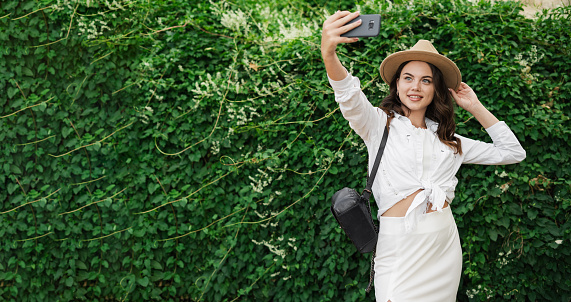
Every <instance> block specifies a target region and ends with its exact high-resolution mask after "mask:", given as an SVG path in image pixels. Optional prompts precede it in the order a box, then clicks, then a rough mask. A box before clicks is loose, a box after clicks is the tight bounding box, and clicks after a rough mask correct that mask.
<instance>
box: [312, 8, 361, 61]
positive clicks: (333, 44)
mask: <svg viewBox="0 0 571 302" xmlns="http://www.w3.org/2000/svg"><path fill="white" fill-rule="evenodd" d="M358 16H359V12H354V13H351V12H348V11H338V12H336V13H335V14H333V15H332V16H330V17H329V18H327V20H325V22H324V23H323V31H322V32H321V55H322V56H323V57H324V58H325V56H331V55H334V54H335V50H336V49H337V45H339V44H340V43H353V42H357V41H359V38H348V37H341V35H342V34H344V33H346V32H348V31H350V30H352V29H354V28H356V27H358V26H359V25H361V21H357V22H354V23H350V24H347V23H348V22H349V21H351V20H353V19H355V18H357V17H358Z"/></svg>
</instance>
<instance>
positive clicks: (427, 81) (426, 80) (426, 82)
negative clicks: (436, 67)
mask: <svg viewBox="0 0 571 302" xmlns="http://www.w3.org/2000/svg"><path fill="white" fill-rule="evenodd" d="M422 82H423V83H424V84H430V83H431V82H430V80H429V79H424V80H422Z"/></svg>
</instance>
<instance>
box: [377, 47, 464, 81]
mask: <svg viewBox="0 0 571 302" xmlns="http://www.w3.org/2000/svg"><path fill="white" fill-rule="evenodd" d="M408 61H423V62H427V63H430V64H432V65H434V66H436V67H437V68H438V69H440V71H441V72H442V75H443V76H444V82H445V83H446V87H448V88H452V89H454V90H456V89H458V87H459V86H460V83H461V82H462V74H461V73H460V69H458V66H456V64H455V63H454V62H452V60H450V59H448V58H447V57H445V56H443V55H441V54H436V53H431V52H427V51H422V50H405V51H399V52H396V53H394V54H392V55H390V56H388V57H386V58H385V59H384V60H383V62H382V63H381V67H380V68H379V71H380V72H381V78H383V81H385V83H387V84H390V82H391V80H392V79H393V77H394V75H395V73H396V72H397V69H398V68H399V66H400V65H401V64H402V63H404V62H408Z"/></svg>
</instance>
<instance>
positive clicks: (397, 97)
mask: <svg viewBox="0 0 571 302" xmlns="http://www.w3.org/2000/svg"><path fill="white" fill-rule="evenodd" d="M358 14H359V13H358V12H357V13H350V12H347V11H345V12H337V13H336V14H334V15H333V16H331V17H329V18H328V19H327V20H326V21H325V23H324V24H323V34H322V40H321V53H322V56H323V62H324V64H325V68H326V70H327V74H328V76H329V81H330V84H331V86H332V88H333V90H334V91H335V100H336V101H337V102H338V103H339V107H340V108H341V111H342V113H343V116H344V117H345V118H346V119H347V120H348V121H349V124H350V126H351V127H352V128H353V129H354V130H355V132H356V133H357V134H359V136H361V138H362V139H363V141H364V142H365V144H366V145H367V149H368V154H369V169H368V170H369V173H371V172H372V171H371V162H372V161H374V159H375V157H376V154H377V152H378V150H379V149H378V147H377V146H379V142H380V138H381V137H382V136H383V134H384V132H385V131H390V133H389V139H388V141H387V144H386V148H385V151H384V154H383V158H382V160H381V163H380V166H379V172H381V177H380V180H379V179H378V178H376V179H375V182H373V186H372V188H373V194H374V195H375V200H376V201H377V205H378V207H379V212H378V214H379V216H378V218H379V234H378V241H377V249H376V251H377V252H376V255H375V256H374V261H375V264H374V275H375V276H374V280H375V296H376V300H377V302H386V301H451V302H452V301H456V293H457V290H458V284H459V282H460V274H461V272H462V249H461V246H460V238H459V235H458V229H457V227H456V223H455V221H454V217H453V216H452V212H451V210H450V207H449V204H450V203H451V202H452V200H453V199H454V190H455V188H456V184H457V183H458V180H457V179H456V177H455V175H456V172H457V171H458V169H459V168H460V166H461V165H462V164H463V163H475V164H487V165H491V164H495V165H500V164H512V163H518V162H520V161H522V160H523V159H524V158H525V156H526V152H525V150H524V149H523V148H522V147H521V145H520V143H519V141H518V139H517V138H516V136H515V135H514V133H513V132H512V131H511V130H510V129H509V128H508V127H507V125H506V124H505V123H503V122H500V121H499V120H498V119H497V118H496V117H495V116H494V115H493V114H492V113H490V112H489V111H488V110H487V109H486V108H485V107H484V106H483V105H482V104H481V103H480V101H479V100H478V98H477V96H476V94H475V93H474V91H473V90H472V89H471V88H470V87H469V86H468V85H466V84H465V83H462V82H461V78H462V76H461V73H460V70H459V69H458V67H457V66H456V64H455V63H454V62H452V61H451V60H450V59H448V58H446V57H445V56H442V55H440V54H439V53H438V51H437V50H436V49H435V48H434V46H432V43H430V42H429V41H426V40H420V41H418V43H416V45H414V46H413V47H412V48H411V49H410V50H406V51H401V52H397V53H395V54H392V55H390V56H388V57H387V58H385V60H383V62H382V64H381V66H380V72H381V76H382V78H383V80H384V81H385V82H386V83H387V84H389V88H390V93H389V95H388V96H387V97H386V98H385V99H384V100H383V102H382V104H381V106H380V108H376V107H373V105H371V103H370V102H369V101H368V100H367V98H366V96H365V94H364V93H363V92H362V91H361V89H360V82H359V79H358V78H356V77H354V76H352V75H351V74H349V73H348V72H347V70H346V69H345V68H344V67H343V65H342V64H341V62H340V60H339V59H338V57H337V55H336V47H337V45H338V44H340V43H352V42H356V41H357V39H352V38H344V37H342V36H341V34H343V33H345V32H347V31H349V30H351V29H352V28H353V27H355V26H356V25H354V24H347V22H348V21H349V20H352V19H353V18H355V17H356V16H357V15H358ZM357 25H358V24H357ZM452 98H453V99H454V100H455V101H456V104H458V105H459V106H460V107H462V108H464V109H465V110H467V111H468V112H470V113H471V114H473V115H474V116H475V117H476V119H478V121H479V122H480V123H481V124H482V126H483V127H485V128H486V130H487V131H488V133H489V135H490V137H491V138H492V140H493V141H494V144H488V143H484V142H480V141H475V140H471V139H468V138H465V137H462V136H459V135H456V134H455V128H456V126H455V123H454V107H453V102H452ZM385 125H387V126H389V127H388V128H385ZM385 129H388V130H385ZM369 175H370V174H369Z"/></svg>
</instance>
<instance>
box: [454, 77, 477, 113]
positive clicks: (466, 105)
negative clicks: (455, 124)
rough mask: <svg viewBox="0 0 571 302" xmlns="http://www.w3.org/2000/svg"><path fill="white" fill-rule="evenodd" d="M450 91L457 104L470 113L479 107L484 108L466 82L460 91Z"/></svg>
mask: <svg viewBox="0 0 571 302" xmlns="http://www.w3.org/2000/svg"><path fill="white" fill-rule="evenodd" d="M448 90H449V91H450V93H451V94H452V97H454V100H455V101H456V104H458V106H460V107H462V108H463V109H464V110H466V111H468V112H470V113H472V111H473V110H474V109H476V108H477V107H480V106H482V103H480V100H478V97H477V96H476V93H475V92H474V90H472V88H470V86H468V84H466V83H464V82H462V83H460V87H458V90H456V91H454V90H452V89H450V88H448Z"/></svg>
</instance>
